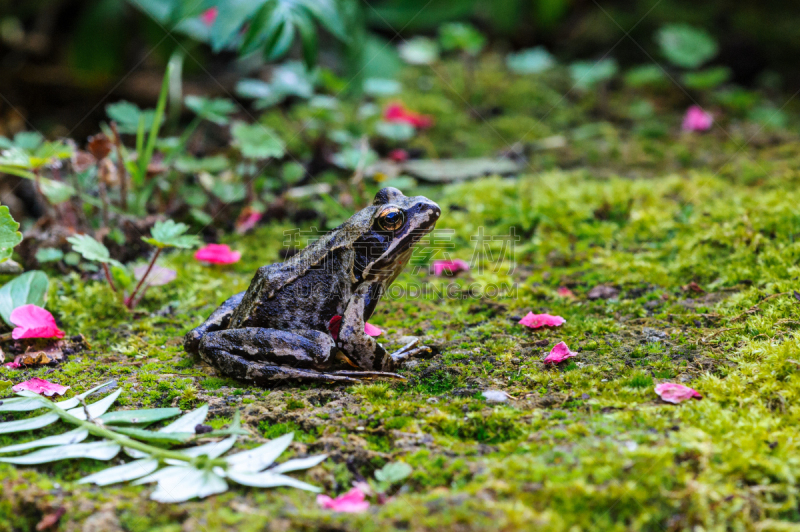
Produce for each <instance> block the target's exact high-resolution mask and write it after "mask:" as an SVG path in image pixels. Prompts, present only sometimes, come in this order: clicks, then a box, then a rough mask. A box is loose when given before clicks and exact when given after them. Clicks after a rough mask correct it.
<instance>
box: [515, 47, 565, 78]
mask: <svg viewBox="0 0 800 532" xmlns="http://www.w3.org/2000/svg"><path fill="white" fill-rule="evenodd" d="M555 64H556V60H555V59H554V58H553V56H552V55H551V54H550V52H548V51H547V50H546V49H545V48H544V46H537V47H536V48H530V49H528V50H522V51H521V52H519V53H516V54H508V56H507V57H506V66H508V69H509V70H511V71H512V72H516V73H517V74H538V73H539V72H544V71H545V70H548V69H550V68H552V67H553V66H554V65H555Z"/></svg>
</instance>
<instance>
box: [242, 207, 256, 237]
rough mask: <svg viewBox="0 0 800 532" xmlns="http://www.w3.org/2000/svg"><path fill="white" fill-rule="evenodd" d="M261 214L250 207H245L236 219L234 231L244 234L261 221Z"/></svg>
mask: <svg viewBox="0 0 800 532" xmlns="http://www.w3.org/2000/svg"><path fill="white" fill-rule="evenodd" d="M261 216H262V214H261V213H260V212H258V211H256V210H253V209H251V208H250V207H245V209H244V210H243V211H242V214H240V215H239V219H238V220H236V232H237V233H239V234H244V233H246V232H248V231H249V230H251V229H252V228H254V227H255V226H256V224H258V222H260V221H261Z"/></svg>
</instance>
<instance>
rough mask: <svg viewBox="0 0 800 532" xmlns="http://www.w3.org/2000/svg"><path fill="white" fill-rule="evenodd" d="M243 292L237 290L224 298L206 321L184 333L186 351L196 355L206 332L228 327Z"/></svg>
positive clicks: (242, 296)
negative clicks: (234, 293)
mask: <svg viewBox="0 0 800 532" xmlns="http://www.w3.org/2000/svg"><path fill="white" fill-rule="evenodd" d="M244 294H245V292H239V293H238V294H236V295H235V296H231V297H229V298H228V299H226V300H225V302H224V303H222V304H221V305H220V306H219V308H217V310H215V311H214V312H212V313H211V316H209V317H208V319H207V320H206V321H204V322H203V323H202V324H201V325H199V326H198V327H195V328H194V329H192V330H191V331H189V332H188V333H186V336H185V337H184V338H183V348H184V349H185V350H186V352H187V353H192V354H194V355H196V354H197V353H198V350H199V349H200V341H201V340H202V339H203V337H204V336H205V335H206V334H208V333H210V332H213V331H219V330H220V329H226V328H227V327H228V324H229V323H230V321H231V316H233V312H234V311H235V310H236V307H238V306H239V304H240V303H241V302H242V298H244Z"/></svg>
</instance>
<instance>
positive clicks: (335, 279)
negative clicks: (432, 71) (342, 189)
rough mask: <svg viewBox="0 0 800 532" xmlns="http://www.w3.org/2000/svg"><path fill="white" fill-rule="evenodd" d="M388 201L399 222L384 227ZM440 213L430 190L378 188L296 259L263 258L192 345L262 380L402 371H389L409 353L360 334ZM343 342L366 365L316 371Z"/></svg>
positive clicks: (225, 367)
mask: <svg viewBox="0 0 800 532" xmlns="http://www.w3.org/2000/svg"><path fill="white" fill-rule="evenodd" d="M389 210H394V211H395V212H396V211H398V210H399V211H400V212H401V213H402V215H403V217H402V224H400V225H399V227H396V228H394V230H387V229H386V218H385V216H386V214H387V212H388V211H389ZM440 214H441V211H440V209H439V206H438V205H436V204H435V203H434V202H432V201H430V200H429V199H427V198H424V197H422V196H417V197H412V198H408V197H406V196H404V195H403V194H402V193H401V192H400V191H399V190H397V189H395V188H385V189H383V190H381V191H380V192H378V194H377V195H376V196H375V200H374V202H373V203H372V205H370V206H369V207H366V208H365V209H363V210H361V211H359V212H357V213H356V214H355V215H353V216H352V217H351V218H350V219H349V220H347V221H346V222H345V223H343V224H342V225H340V226H339V227H337V228H336V229H334V230H332V231H331V232H330V233H328V234H326V235H325V236H323V237H322V238H321V239H320V240H318V241H316V242H314V243H313V244H311V245H309V246H308V247H307V248H305V249H304V250H302V251H301V252H299V253H298V254H297V255H295V256H293V257H292V258H291V259H289V260H287V261H286V262H283V263H278V264H272V265H270V266H262V267H261V268H259V269H258V272H257V273H256V275H255V277H253V280H252V282H251V283H250V287H249V288H248V289H247V291H246V292H242V293H240V294H236V295H235V296H233V297H231V298H230V299H228V300H227V301H225V302H224V303H223V304H222V305H221V306H220V307H219V308H218V309H217V310H216V311H214V313H213V314H211V316H210V317H209V318H208V320H206V321H205V323H203V324H202V325H200V326H199V327H197V328H196V329H194V330H192V331H191V332H189V333H188V334H187V335H186V339H185V341H184V347H185V349H186V351H188V352H190V353H197V354H199V355H200V356H201V357H202V358H203V359H204V360H205V361H206V362H208V363H210V364H212V365H214V366H216V367H217V368H219V369H220V371H221V372H222V373H224V374H226V375H229V376H231V377H235V378H240V379H247V380H254V381H256V382H267V381H271V380H276V379H314V380H323V381H336V380H340V381H341V380H343V381H353V380H355V379H356V378H365V377H380V376H387V377H396V375H394V374H392V373H386V372H391V371H393V370H394V369H395V367H396V366H397V365H398V363H399V361H400V360H403V359H405V358H407V357H408V356H409V353H408V352H405V353H402V354H399V352H398V354H395V355H394V356H393V355H391V354H388V353H386V351H385V350H384V349H383V348H382V347H381V346H380V344H378V343H377V342H376V341H375V339H374V338H372V337H370V336H368V335H366V334H364V322H365V321H367V320H368V319H369V317H370V316H371V315H372V313H373V312H374V310H375V306H376V305H377V303H378V301H379V300H380V297H381V295H382V294H383V293H384V292H385V290H386V289H387V288H388V286H389V285H390V284H391V283H392V282H393V281H394V280H395V278H396V277H397V276H398V275H399V274H400V272H401V271H402V269H403V267H404V266H405V264H406V263H407V262H408V259H409V257H410V256H411V253H412V251H413V247H414V245H415V244H416V243H417V242H418V241H419V239H420V238H422V237H423V236H424V235H425V234H427V233H428V232H430V231H431V230H432V229H433V227H434V225H435V224H436V221H437V220H438V219H439V215H440ZM335 315H340V316H342V321H341V324H340V328H339V335H338V338H337V340H334V339H333V337H332V336H331V335H330V334H329V332H328V329H327V327H328V323H329V322H330V319H331V318H332V317H333V316H335ZM337 352H341V353H342V354H343V355H344V356H345V358H346V360H347V361H348V362H350V363H351V364H352V365H354V366H356V367H357V368H358V369H360V370H363V371H358V372H355V371H328V372H325V373H322V372H320V370H321V371H325V370H329V368H332V366H333V365H334V362H335V359H336V356H335V355H336V353H337Z"/></svg>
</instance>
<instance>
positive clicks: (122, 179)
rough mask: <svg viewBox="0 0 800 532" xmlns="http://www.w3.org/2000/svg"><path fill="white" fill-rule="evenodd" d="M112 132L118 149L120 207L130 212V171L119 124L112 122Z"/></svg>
mask: <svg viewBox="0 0 800 532" xmlns="http://www.w3.org/2000/svg"><path fill="white" fill-rule="evenodd" d="M111 131H113V132H114V145H115V146H116V148H117V174H119V206H120V208H121V209H122V210H123V211H127V210H128V171H127V169H126V168H125V160H124V159H123V157H122V138H121V137H120V135H119V129H118V128H117V123H116V122H114V121H113V120H112V122H111Z"/></svg>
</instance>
